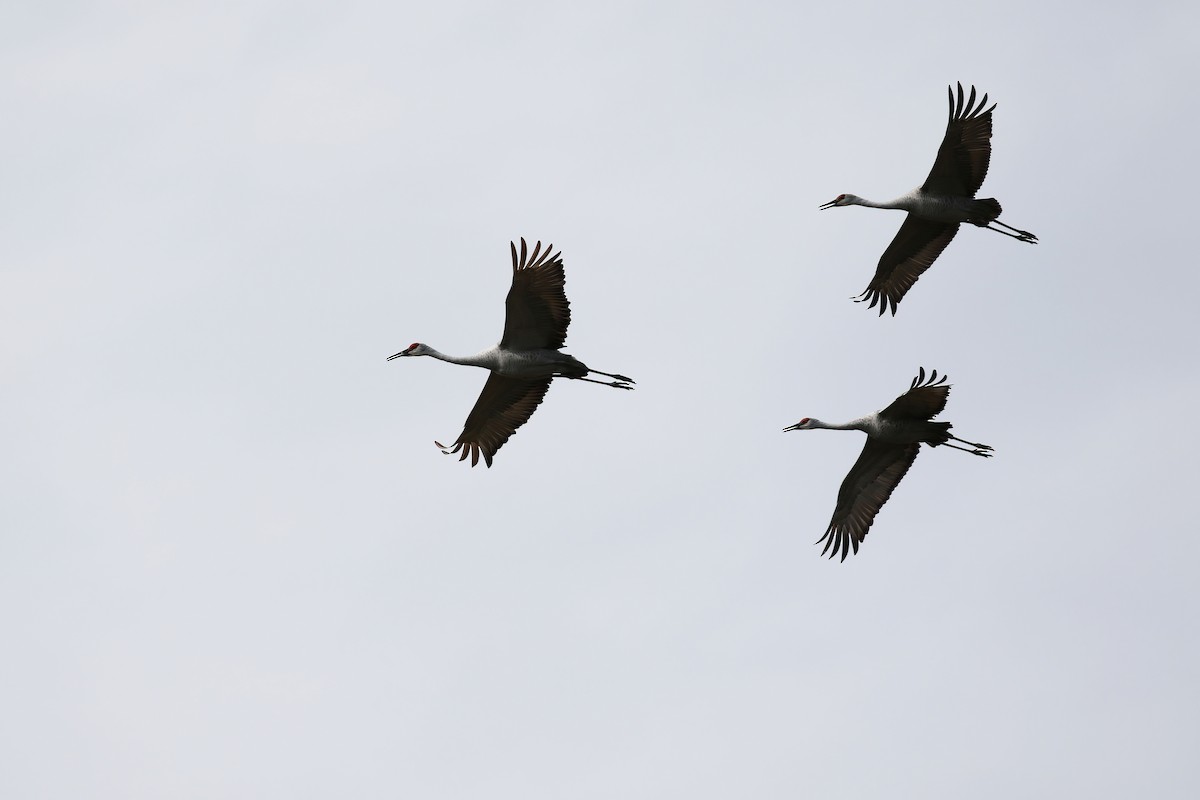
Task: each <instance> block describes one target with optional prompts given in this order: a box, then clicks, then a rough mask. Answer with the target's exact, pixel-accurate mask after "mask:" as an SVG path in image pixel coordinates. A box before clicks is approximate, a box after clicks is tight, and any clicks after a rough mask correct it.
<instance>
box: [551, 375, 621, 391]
mask: <svg viewBox="0 0 1200 800" xmlns="http://www.w3.org/2000/svg"><path fill="white" fill-rule="evenodd" d="M592 371H593V372H595V370H592ZM600 374H601V375H605V374H607V373H604V372H601V373H600ZM563 377H564V378H570V379H571V380H573V381H587V382H588V383H598V384H600V385H601V386H611V387H613V388H614V389H628V390H630V391H633V387H632V386H630V385H629V384H628V383H626V382H625V381H613V382H612V383H609V382H608V381H597V380H593V379H591V378H578V377H575V376H573V375H564V376H563Z"/></svg>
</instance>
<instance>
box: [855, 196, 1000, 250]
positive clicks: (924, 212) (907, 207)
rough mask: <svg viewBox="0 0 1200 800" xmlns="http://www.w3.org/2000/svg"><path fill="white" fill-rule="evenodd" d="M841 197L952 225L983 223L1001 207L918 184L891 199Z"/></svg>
mask: <svg viewBox="0 0 1200 800" xmlns="http://www.w3.org/2000/svg"><path fill="white" fill-rule="evenodd" d="M841 198H842V201H841V202H840V203H838V205H843V206H847V205H854V206H866V207H867V208H887V209H892V210H895V211H907V212H908V213H910V214H915V215H916V216H918V217H920V218H921V219H926V220H930V221H931V222H948V223H953V224H955V225H958V224H961V223H963V222H970V223H971V224H972V225H982V226H984V227H986V226H987V224H988V223H989V222H993V221H995V218H996V217H998V216H1000V211H1001V209H1000V204H999V203H997V202H996V201H995V200H993V199H992V198H990V197H988V198H984V199H980V200H976V199H975V198H973V197H959V196H955V195H945V194H934V193H931V192H926V191H924V190H922V189H921V187H919V186H918V187H917V188H916V189H913V190H912V191H911V192H909V193H908V194H902V195H900V196H899V197H897V198H896V199H895V200H888V201H885V202H882V203H876V202H874V201H873V200H867V199H866V198H863V197H858V196H857V195H853V194H844V195H841ZM999 233H1004V231H999ZM1009 235H1011V234H1009ZM1016 238H1020V237H1016Z"/></svg>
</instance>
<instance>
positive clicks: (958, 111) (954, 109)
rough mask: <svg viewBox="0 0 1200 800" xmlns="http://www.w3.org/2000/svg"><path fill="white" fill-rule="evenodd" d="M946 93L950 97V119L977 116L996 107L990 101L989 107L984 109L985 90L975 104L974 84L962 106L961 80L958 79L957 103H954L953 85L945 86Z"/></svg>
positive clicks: (985, 103) (985, 102) (985, 101)
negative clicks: (977, 103)
mask: <svg viewBox="0 0 1200 800" xmlns="http://www.w3.org/2000/svg"><path fill="white" fill-rule="evenodd" d="M946 94H947V95H949V97H950V119H952V120H953V119H971V118H972V117H978V116H980V115H982V114H987V113H988V112H990V111H991V110H992V109H993V108H995V107H996V104H995V103H992V107H991V108H989V109H987V110H986V111H985V110H984V107H985V106H987V99H988V96H987V92H984V93H983V98H982V99H980V101H979V105H975V86H974V85H972V86H971V95H970V97H968V98H967V102H966V105H965V106H964V105H963V87H962V81H958V102H957V103H955V101H954V87H953V86H947V87H946Z"/></svg>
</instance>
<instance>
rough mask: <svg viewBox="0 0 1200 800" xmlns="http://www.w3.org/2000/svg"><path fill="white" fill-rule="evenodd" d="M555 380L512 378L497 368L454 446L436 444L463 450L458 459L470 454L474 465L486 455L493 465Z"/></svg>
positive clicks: (451, 451) (488, 462)
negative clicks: (497, 370) (497, 455)
mask: <svg viewBox="0 0 1200 800" xmlns="http://www.w3.org/2000/svg"><path fill="white" fill-rule="evenodd" d="M552 380H553V378H532V379H530V378H510V377H507V376H505V375H498V374H496V373H495V372H493V373H492V374H491V375H490V376H489V377H488V379H487V383H485V384H484V385H483V391H482V392H480V393H479V399H478V400H476V401H475V407H474V408H472V409H471V413H470V414H469V415H468V416H467V424H466V425H464V426H463V432H462V433H461V434H459V436H458V439H457V440H456V441H455V442H454V447H453V448H451V449H449V450H447V449H446V447H445V445H443V444H440V443H438V442H434V444H436V445H437V446H438V447H441V448H442V452H444V453H446V454H447V455H449V454H450V453H457V452H459V451H462V455H461V456H459V457H458V460H459V461H462V460H463V459H465V458H466V457H467V456H470V457H471V466H472V467H473V466H475V465H476V464H478V463H479V457H480V456H481V455H482V456H483V460H484V463H486V464H487V465H488V466H489V467H490V466H491V465H492V456H494V455H496V451H497V450H499V449H500V448H501V447H503V446H504V443H505V442H507V441H508V437H510V436H512V435H513V433H515V432H516V430H517V428H519V427H521V426H522V425H524V424H525V423H526V422H527V421H528V420H529V418H530V417H531V416H532V415H533V412H534V410H535V409H536V408H537V407H538V404H539V403H541V402H542V398H543V397H545V396H546V390H547V389H549V388H550V382H551V381H552Z"/></svg>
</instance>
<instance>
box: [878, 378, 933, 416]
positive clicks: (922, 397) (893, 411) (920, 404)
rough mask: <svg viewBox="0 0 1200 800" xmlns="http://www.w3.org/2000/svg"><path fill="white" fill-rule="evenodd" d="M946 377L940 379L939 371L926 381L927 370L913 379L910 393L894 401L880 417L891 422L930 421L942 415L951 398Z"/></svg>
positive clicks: (880, 413) (881, 412)
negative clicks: (905, 420) (947, 401)
mask: <svg viewBox="0 0 1200 800" xmlns="http://www.w3.org/2000/svg"><path fill="white" fill-rule="evenodd" d="M946 378H947V376H946V375H943V376H942V377H941V379H940V380H939V379H938V374H937V370H936V369H935V370H934V371H933V374H932V375H930V376H929V380H926V379H925V368H924V367H921V374H920V375H918V376H917V377H915V378H913V382H912V386H910V387H909V389H908V391H907V392H905V393H904V394H902V395H900V396H899V397H897V398H896V399H895V400H893V401H892V404H891V405H889V406H888V407H887V408H885V409H883V410H882V411H880V412H879V416H881V417H883V418H884V419H889V420H904V419H909V420H911V419H920V420H930V419H933V418H934V417H936V416H937V415H938V414H940V413H942V410H943V409H945V408H946V400H947V399H948V398H949V397H950V387H949V386H948V385H947V384H946Z"/></svg>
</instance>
